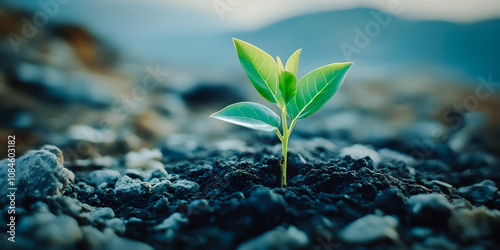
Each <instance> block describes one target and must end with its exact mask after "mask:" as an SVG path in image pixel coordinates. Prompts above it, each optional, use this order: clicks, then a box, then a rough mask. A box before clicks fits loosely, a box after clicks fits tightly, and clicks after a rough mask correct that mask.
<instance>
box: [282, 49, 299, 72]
mask: <svg viewBox="0 0 500 250" xmlns="http://www.w3.org/2000/svg"><path fill="white" fill-rule="evenodd" d="M301 51H302V49H298V50H296V51H295V52H293V54H292V55H291V56H290V58H288V61H286V66H285V70H286V71H288V72H291V73H292V74H293V75H295V76H296V75H297V67H298V66H299V56H300V52H301Z"/></svg>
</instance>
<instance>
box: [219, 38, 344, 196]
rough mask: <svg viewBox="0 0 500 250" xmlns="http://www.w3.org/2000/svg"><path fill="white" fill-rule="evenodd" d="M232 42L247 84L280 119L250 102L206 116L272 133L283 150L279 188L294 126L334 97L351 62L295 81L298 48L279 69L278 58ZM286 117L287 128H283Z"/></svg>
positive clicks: (332, 66) (314, 71) (267, 109)
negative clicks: (270, 103) (268, 104)
mask: <svg viewBox="0 0 500 250" xmlns="http://www.w3.org/2000/svg"><path fill="white" fill-rule="evenodd" d="M233 42H234V46H235V47H236V52H237V53H238V58H239V60H240V63H241V66H242V67H243V69H244V70H245V73H246V75H247V76H248V78H249V79H250V82H251V83H252V84H253V86H254V87H255V88H256V89H257V91H258V92H259V94H260V95H262V97H264V98H265V99H266V100H268V101H270V102H272V103H276V104H277V105H278V107H279V109H280V111H281V118H280V117H279V116H278V115H277V114H276V113H274V112H273V111H272V110H271V109H269V108H267V107H266V106H264V105H261V104H258V103H254V102H238V103H235V104H231V105H229V106H227V107H225V108H223V109H222V110H220V111H218V112H216V113H214V114H212V115H210V117H213V118H216V119H219V120H222V121H225V122H230V123H234V124H237V125H240V126H244V127H247V128H251V129H257V130H262V131H276V134H277V135H278V137H279V139H280V140H281V143H282V150H283V153H282V154H283V162H282V168H281V174H282V175H281V187H286V167H287V147H288V138H289V137H290V134H291V133H292V130H293V127H294V126H295V123H296V122H297V120H298V119H303V118H306V117H308V116H310V115H312V114H313V113H314V112H316V111H318V110H319V109H320V108H321V107H322V106H323V105H324V104H325V103H326V102H327V101H328V100H329V99H330V98H331V97H332V96H333V94H335V92H336V91H337V90H338V89H339V87H340V85H341V84H342V82H343V80H344V78H345V75H346V74H347V71H349V69H350V68H351V65H352V62H345V63H332V64H328V65H325V66H323V67H319V68H317V69H315V70H313V71H311V72H309V73H307V74H306V75H305V76H303V77H302V78H300V80H298V81H297V77H296V74H297V66H298V64H299V56H300V52H301V49H298V50H297V51H295V52H294V53H293V54H292V55H291V56H290V58H289V59H288V61H287V62H286V64H285V67H283V63H282V62H281V60H280V58H279V57H276V61H274V59H273V58H272V57H271V56H270V55H269V54H267V53H266V52H264V51H263V50H261V49H259V48H257V47H255V46H254V45H252V44H250V43H247V42H244V41H241V40H238V39H235V38H233ZM287 116H288V117H289V120H290V126H288V125H287V124H288V123H287ZM280 120H281V121H280ZM280 124H281V125H282V129H281V132H280V130H279V127H280Z"/></svg>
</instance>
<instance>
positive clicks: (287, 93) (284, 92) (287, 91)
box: [276, 56, 297, 104]
mask: <svg viewBox="0 0 500 250" xmlns="http://www.w3.org/2000/svg"><path fill="white" fill-rule="evenodd" d="M276 62H277V63H278V68H279V77H280V85H279V89H280V92H279V96H280V98H282V99H283V101H284V102H285V104H288V103H289V102H290V101H291V100H292V98H293V97H294V96H295V93H296V91H297V78H296V77H295V75H294V74H293V73H291V72H289V71H285V69H284V68H283V63H281V59H280V58H279V56H277V57H276Z"/></svg>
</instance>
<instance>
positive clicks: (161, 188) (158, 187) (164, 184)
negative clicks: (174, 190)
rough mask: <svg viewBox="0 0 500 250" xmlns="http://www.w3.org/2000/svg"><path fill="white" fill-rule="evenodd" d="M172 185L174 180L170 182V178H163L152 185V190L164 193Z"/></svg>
mask: <svg viewBox="0 0 500 250" xmlns="http://www.w3.org/2000/svg"><path fill="white" fill-rule="evenodd" d="M170 186H172V182H170V181H169V180H162V181H160V182H158V183H156V184H154V185H153V187H152V190H153V193H156V194H162V193H166V192H167V190H168V188H169V187H170Z"/></svg>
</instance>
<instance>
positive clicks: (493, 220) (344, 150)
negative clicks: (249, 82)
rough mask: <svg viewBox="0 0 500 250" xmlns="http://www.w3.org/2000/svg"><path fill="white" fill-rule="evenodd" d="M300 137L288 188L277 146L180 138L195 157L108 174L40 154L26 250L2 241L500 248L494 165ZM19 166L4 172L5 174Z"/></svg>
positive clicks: (169, 151) (23, 211) (32, 164)
mask: <svg viewBox="0 0 500 250" xmlns="http://www.w3.org/2000/svg"><path fill="white" fill-rule="evenodd" d="M254 139H255V138H254ZM293 139H294V140H293V142H292V144H291V153H290V156H289V161H290V163H289V171H288V178H289V181H288V187H287V188H286V189H283V188H280V187H279V174H280V159H279V158H277V157H276V156H277V155H279V150H280V145H279V144H277V141H276V140H275V139H274V138H269V137H266V136H265V135H262V137H261V138H259V140H258V141H259V143H258V142H257V140H249V141H246V142H245V141H238V140H228V141H220V142H218V143H215V144H214V143H211V142H205V143H194V141H192V140H190V138H177V140H180V141H182V142H191V144H193V145H192V147H191V148H187V147H183V148H170V147H168V146H165V147H163V148H160V149H158V150H146V149H145V150H142V151H139V152H131V153H128V154H127V155H125V156H124V157H118V158H115V159H113V160H112V161H111V162H110V163H107V162H106V161H104V160H103V159H101V160H100V161H99V160H96V161H94V162H85V161H80V162H70V163H68V162H66V163H63V162H62V161H63V158H62V154H61V151H60V150H59V149H57V148H56V147H53V146H45V147H43V148H42V149H40V150H35V151H30V152H28V153H27V154H26V155H24V156H22V157H21V158H19V159H18V160H17V170H18V172H17V178H18V184H17V186H18V188H19V191H18V192H17V197H16V203H17V205H16V209H17V210H16V211H17V213H16V219H17V222H18V224H17V225H16V243H15V244H11V243H9V242H8V241H6V240H5V239H6V235H5V234H3V235H2V238H3V239H2V244H3V246H4V247H7V249H32V248H33V247H34V246H37V247H40V246H43V247H45V248H47V249H71V248H81V249H115V248H118V247H124V246H125V247H129V248H127V249H150V248H152V247H153V248H157V249H165V248H172V249H199V248H209V249H233V248H238V249H337V248H338V249H345V248H352V247H359V246H363V247H369V248H375V249H396V248H414V249H464V248H470V249H496V248H498V247H499V246H500V242H499V241H498V237H496V232H498V230H500V212H499V209H500V192H499V191H498V188H497V187H496V185H497V183H499V181H500V171H499V170H500V169H499V165H498V164H496V163H492V162H488V161H487V159H485V158H484V157H483V156H481V155H477V154H464V155H462V156H461V157H457V158H456V160H453V161H454V162H453V163H451V164H446V163H444V160H440V159H432V160H425V161H420V162H417V161H416V160H415V159H414V158H412V157H409V156H407V155H405V154H403V153H400V152H397V151H394V150H391V149H377V148H370V147H367V146H364V145H360V144H355V145H349V142H346V141H341V140H327V139H323V138H321V137H315V138H309V139H302V138H299V137H297V138H293ZM260 142H267V143H265V145H262V143H260ZM194 144H196V145H194ZM446 161H449V158H447V159H446ZM65 166H66V167H65ZM7 167H8V166H7V161H3V162H2V163H1V167H0V168H1V170H2V171H1V173H2V174H3V175H5V173H6V172H7V170H6V169H7ZM35 173H36V174H35ZM2 177H5V176H2ZM5 179H6V178H2V179H1V180H5ZM2 186H6V184H5V183H2ZM4 190H5V189H2V192H4ZM21 190H25V191H24V192H22V191H21ZM28 190H29V191H28ZM6 195H7V194H4V193H2V204H3V205H2V207H4V210H3V211H4V213H3V214H4V215H6V214H7V213H6V211H5V210H6V209H7V205H5V204H6V199H5V197H6ZM6 219H7V217H6V216H3V219H2V220H3V221H2V223H1V225H2V231H7V228H6V227H5V226H3V225H6V224H7V222H6ZM130 247H133V248H130Z"/></svg>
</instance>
